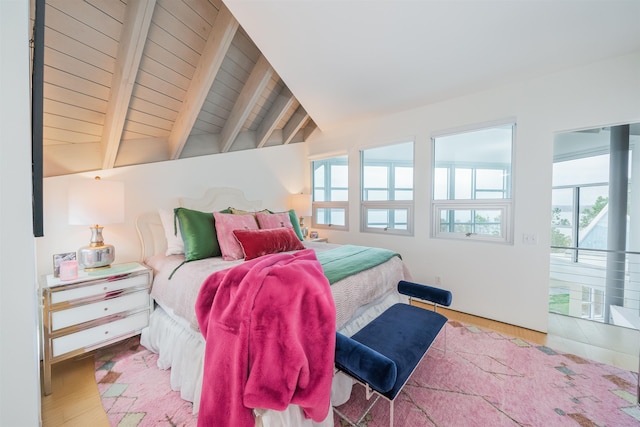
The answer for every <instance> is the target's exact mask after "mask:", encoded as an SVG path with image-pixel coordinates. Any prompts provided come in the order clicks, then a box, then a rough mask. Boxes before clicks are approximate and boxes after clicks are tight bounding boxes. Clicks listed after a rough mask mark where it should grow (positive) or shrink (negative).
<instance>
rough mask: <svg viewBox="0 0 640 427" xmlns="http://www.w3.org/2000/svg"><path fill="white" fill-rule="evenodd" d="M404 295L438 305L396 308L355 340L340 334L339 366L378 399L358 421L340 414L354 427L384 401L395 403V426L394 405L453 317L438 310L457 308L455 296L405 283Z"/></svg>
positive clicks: (336, 361) (337, 339) (381, 317)
mask: <svg viewBox="0 0 640 427" xmlns="http://www.w3.org/2000/svg"><path fill="white" fill-rule="evenodd" d="M398 292H400V293H401V294H404V295H408V296H409V299H410V301H409V302H411V299H413V298H417V299H420V300H423V301H427V302H430V303H432V304H433V306H434V310H433V311H431V310H427V309H424V308H420V307H417V306H414V305H411V304H395V305H393V306H391V307H389V308H388V309H387V310H386V311H384V312H383V313H382V314H380V315H379V316H378V317H376V318H375V319H373V320H372V321H371V322H370V323H369V324H367V325H366V326H365V327H364V328H362V329H361V330H360V331H358V332H356V333H355V334H354V335H353V336H352V337H347V336H345V335H343V334H341V333H339V332H337V333H336V357H335V365H336V368H337V369H338V370H340V371H343V372H345V373H346V374H348V375H350V376H351V377H353V378H354V379H355V380H356V381H357V382H359V383H360V384H362V385H363V386H364V387H365V389H366V397H367V400H369V399H370V398H371V397H372V396H373V395H376V398H375V400H374V401H373V402H372V403H371V404H370V405H369V406H368V407H367V408H366V409H365V411H364V413H363V414H362V415H361V416H360V418H359V419H358V420H357V421H351V420H349V419H348V418H347V417H346V416H345V415H344V414H343V413H342V412H340V411H339V410H338V409H337V408H334V411H335V412H336V413H337V414H338V416H340V417H341V418H342V419H344V420H345V421H347V422H348V423H349V424H351V425H352V426H358V425H359V424H360V422H362V420H363V419H364V417H365V416H366V414H367V413H368V412H369V411H370V410H371V408H372V407H373V405H374V404H375V403H376V401H377V400H378V398H379V397H380V396H382V397H383V398H385V399H387V400H388V401H389V402H390V412H389V425H390V426H391V427H393V401H394V399H395V398H396V396H397V395H398V393H400V390H402V387H404V385H405V383H406V382H407V380H408V379H409V377H410V376H411V374H412V373H413V371H414V370H415V368H416V367H417V366H418V363H420V361H421V360H422V358H423V357H424V355H425V354H426V353H427V350H429V347H430V346H431V344H432V343H433V341H434V340H435V339H436V337H437V336H438V334H439V333H440V331H441V330H442V328H443V327H444V325H445V324H446V323H447V318H446V317H445V316H443V315H442V314H440V313H438V312H437V311H436V309H437V306H438V305H441V306H449V305H451V299H452V295H451V292H449V291H446V290H443V289H439V288H434V287H432V286H426V285H421V284H418V283H412V282H407V281H404V280H401V281H400V282H399V283H398Z"/></svg>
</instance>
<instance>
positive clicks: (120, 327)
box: [51, 310, 149, 357]
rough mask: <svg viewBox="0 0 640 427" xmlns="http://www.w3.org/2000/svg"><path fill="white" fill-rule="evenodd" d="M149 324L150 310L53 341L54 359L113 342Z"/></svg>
mask: <svg viewBox="0 0 640 427" xmlns="http://www.w3.org/2000/svg"><path fill="white" fill-rule="evenodd" d="M148 324H149V310H145V311H142V312H140V313H136V314H134V315H133V316H129V317H125V318H124V319H119V320H115V321H113V322H111V323H107V324H104V325H100V326H96V327H93V328H89V329H85V330H83V331H79V332H76V333H73V334H69V335H65V336H62V337H59V338H54V339H53V340H52V349H51V351H52V357H58V356H61V355H63V354H65V353H69V352H71V351H74V350H78V349H82V348H87V347H91V346H95V345H97V344H100V343H101V342H103V341H108V340H112V339H114V338H117V337H118V336H119V335H125V334H127V333H132V332H135V331H139V330H141V329H142V328H144V327H145V326H147V325H148Z"/></svg>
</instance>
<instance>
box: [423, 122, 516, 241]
mask: <svg viewBox="0 0 640 427" xmlns="http://www.w3.org/2000/svg"><path fill="white" fill-rule="evenodd" d="M504 126H511V155H510V164H509V167H508V172H507V173H509V174H510V175H511V177H510V180H509V181H508V182H507V183H506V185H505V187H504V189H503V190H502V191H503V192H506V193H507V194H509V195H510V197H509V198H504V199H490V198H489V199H475V198H473V199H435V193H436V189H435V182H436V170H437V169H438V168H442V166H441V165H443V164H446V162H441V163H437V159H436V140H437V139H438V138H442V137H446V136H453V135H458V134H463V133H471V132H475V131H482V130H487V129H491V128H494V127H504ZM516 135H517V122H516V119H515V118H513V117H511V118H508V119H504V120H496V121H492V122H487V123H483V124H478V125H471V126H465V127H461V128H457V129H452V130H448V131H443V132H437V133H434V134H432V135H431V154H432V164H431V166H432V169H431V173H432V175H431V178H432V183H431V213H432V216H431V227H430V229H431V233H430V234H431V237H432V238H444V239H454V240H472V241H481V242H492V243H502V244H513V240H514V233H513V221H514V216H513V209H514V206H515V199H514V182H515V175H514V170H515V152H516ZM449 164H450V165H451V163H449ZM468 166H469V167H468V168H469V169H471V170H472V174H473V177H472V178H473V185H475V174H476V172H477V170H479V169H491V167H486V166H487V165H485V164H483V165H480V164H473V163H469V164H468ZM489 166H490V165H489ZM496 166H497V165H496ZM447 168H448V173H451V171H452V170H453V171H455V167H453V168H452V166H448V167H447ZM502 169H503V170H507V169H504V168H502ZM449 185H451V182H450V181H449ZM480 190H481V189H478V188H472V189H471V193H472V197H475V194H476V193H477V192H478V191H480ZM446 210H452V211H456V210H471V211H477V210H497V211H500V212H501V218H503V220H502V221H501V223H500V236H492V235H488V234H477V233H473V232H467V233H463V232H452V231H441V230H440V226H441V222H440V215H441V212H442V211H446ZM472 223H475V221H472Z"/></svg>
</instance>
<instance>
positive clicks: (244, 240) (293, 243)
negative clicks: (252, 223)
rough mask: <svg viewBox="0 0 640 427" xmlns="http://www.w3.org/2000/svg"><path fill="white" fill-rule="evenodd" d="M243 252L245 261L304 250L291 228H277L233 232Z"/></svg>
mask: <svg viewBox="0 0 640 427" xmlns="http://www.w3.org/2000/svg"><path fill="white" fill-rule="evenodd" d="M233 235H234V236H236V239H237V240H238V243H240V246H241V247H242V251H243V252H244V259H245V261H249V260H250V259H254V258H258V257H261V256H263V255H267V254H275V253H278V252H287V251H297V250H300V249H304V245H303V244H302V242H301V241H300V239H298V236H297V235H296V232H295V231H293V228H287V227H279V228H266V229H262V230H233Z"/></svg>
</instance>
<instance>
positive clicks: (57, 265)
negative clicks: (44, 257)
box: [53, 252, 76, 277]
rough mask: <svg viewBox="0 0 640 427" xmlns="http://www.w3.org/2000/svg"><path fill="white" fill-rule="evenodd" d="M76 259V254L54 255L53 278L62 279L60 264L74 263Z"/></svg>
mask: <svg viewBox="0 0 640 427" xmlns="http://www.w3.org/2000/svg"><path fill="white" fill-rule="evenodd" d="M75 259H76V253H75V252H64V253H61V254H53V277H60V264H62V262H63V261H73V260H75Z"/></svg>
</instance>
